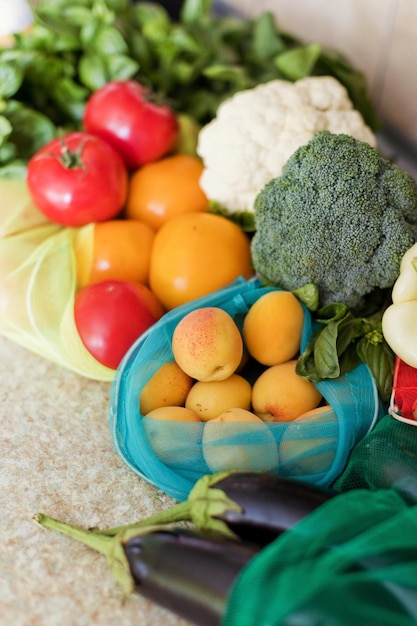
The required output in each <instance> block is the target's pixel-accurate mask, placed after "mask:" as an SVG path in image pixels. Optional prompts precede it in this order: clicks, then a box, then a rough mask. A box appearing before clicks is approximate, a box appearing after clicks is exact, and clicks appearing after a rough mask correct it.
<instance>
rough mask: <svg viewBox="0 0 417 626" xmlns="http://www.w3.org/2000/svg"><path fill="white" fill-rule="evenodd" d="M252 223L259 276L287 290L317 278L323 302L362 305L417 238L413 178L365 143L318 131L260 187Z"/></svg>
mask: <svg viewBox="0 0 417 626" xmlns="http://www.w3.org/2000/svg"><path fill="white" fill-rule="evenodd" d="M255 225H256V232H255V235H254V236H253V238H252V244H251V245H252V258H253V264H254V267H255V269H256V270H257V272H258V273H259V274H260V275H262V276H264V277H265V278H266V279H267V280H268V281H269V282H272V283H273V284H276V285H279V286H281V287H283V288H284V289H288V290H294V289H298V288H300V287H302V286H303V285H305V284H307V283H314V284H316V285H317V287H318V290H319V300H320V306H325V305H327V304H331V303H333V302H343V303H344V304H346V305H347V306H349V307H350V308H352V309H356V310H360V308H361V306H363V304H364V302H365V296H367V295H368V294H371V292H373V291H374V290H376V289H387V288H390V287H392V286H393V284H394V282H395V280H396V279H397V277H398V274H399V270H400V263H401V258H402V256H403V254H404V253H405V252H406V250H408V248H410V246H411V245H412V244H413V243H415V242H416V241H417V182H416V181H415V180H414V179H413V177H412V176H411V175H410V174H408V173H407V172H405V171H404V170H402V169H401V168H400V167H398V166H397V165H395V164H394V163H392V162H391V161H389V160H387V159H384V158H383V157H382V156H381V155H380V154H379V152H378V150H377V149H375V148H373V147H371V146H370V145H369V144H367V143H365V142H362V141H359V140H357V139H354V138H353V137H351V136H349V135H345V134H332V133H330V132H329V131H322V132H319V133H317V134H316V135H315V136H314V138H313V139H312V140H311V141H309V142H308V143H307V144H305V145H303V146H302V147H301V148H299V149H298V150H296V152H295V153H294V154H293V155H292V156H291V157H290V158H289V160H288V161H287V163H286V165H285V166H284V168H283V170H282V174H281V176H279V177H278V178H275V179H273V180H271V181H270V182H269V183H268V184H267V185H266V186H265V187H264V188H263V189H262V191H261V192H260V193H259V194H258V196H257V198H256V201H255Z"/></svg>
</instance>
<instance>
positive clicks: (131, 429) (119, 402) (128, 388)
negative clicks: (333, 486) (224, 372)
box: [109, 279, 381, 500]
mask: <svg viewBox="0 0 417 626" xmlns="http://www.w3.org/2000/svg"><path fill="white" fill-rule="evenodd" d="M273 289H274V288H273V287H265V286H262V285H261V284H260V281H259V280H257V279H254V280H250V281H245V280H238V281H236V282H235V283H233V284H232V285H231V286H230V287H227V288H225V289H222V290H221V291H219V292H216V293H214V294H211V295H209V296H206V297H204V298H200V299H199V300H195V301H194V302H192V303H190V304H187V305H184V306H182V307H179V308H177V309H174V310H173V311H170V312H169V313H168V314H166V315H165V316H164V317H163V318H162V319H161V320H160V321H159V322H157V324H156V325H155V326H153V327H152V328H151V329H150V331H148V332H147V333H146V334H145V336H143V337H141V338H140V339H139V340H138V341H137V342H136V343H135V345H134V346H133V347H132V349H131V350H130V351H129V352H128V354H127V355H126V356H125V358H124V359H123V361H122V363H121V364H120V366H119V368H118V370H117V372H116V376H115V379H114V381H113V384H112V389H111V399H110V415H109V420H110V427H111V433H112V438H113V442H114V445H115V448H116V450H117V451H118V453H119V454H120V455H121V457H122V458H123V459H124V461H125V462H126V463H127V464H128V465H129V466H130V467H131V469H133V471H135V472H136V473H138V474H139V475H140V476H142V477H143V478H145V479H146V480H148V481H150V482H151V483H153V484H154V485H156V486H157V487H158V488H160V489H161V490H163V491H165V492H167V493H168V494H170V495H171V496H173V497H174V498H177V499H178V500H184V499H186V498H187V496H188V494H189V492H190V490H191V489H192V487H193V485H194V483H195V482H196V481H197V480H198V479H199V478H201V477H202V476H203V475H206V474H208V473H210V469H209V467H208V466H207V464H206V462H205V453H206V452H207V448H205V446H207V445H208V446H210V447H211V448H212V450H213V451H214V450H215V453H216V454H217V455H223V456H225V457H226V456H227V457H229V458H230V457H232V458H236V464H235V465H234V466H233V467H227V468H224V469H247V470H256V471H264V470H265V464H267V471H270V472H271V473H277V474H280V475H283V476H290V477H296V478H299V479H302V480H306V481H308V482H310V483H312V484H315V485H318V486H328V485H329V484H330V483H331V482H333V481H334V480H335V479H336V478H337V477H338V476H339V475H340V473H341V472H342V470H343V468H344V467H345V464H346V461H347V458H348V455H349V453H350V451H351V449H352V448H353V446H354V445H355V444H356V443H357V442H358V441H359V440H360V439H361V438H362V437H363V436H364V435H365V434H366V433H367V432H368V431H369V430H370V429H371V428H372V427H373V426H374V424H375V423H376V421H377V420H378V419H379V418H380V417H381V403H380V401H379V396H378V393H377V389H376V385H375V381H374V380H373V378H372V376H371V374H370V372H369V370H368V368H367V367H366V366H365V365H364V364H361V365H359V366H358V367H357V368H356V369H355V370H354V371H352V372H350V373H348V374H345V375H343V376H341V377H340V378H338V379H335V380H326V381H323V382H320V383H318V384H317V387H318V388H319V390H320V392H321V394H322V396H323V398H324V399H325V400H326V401H327V402H328V403H329V405H330V406H331V409H332V410H331V411H329V413H328V416H327V418H326V420H325V421H322V422H308V421H306V422H304V423H301V422H300V423H299V424H297V425H296V424H291V423H283V422H276V423H268V424H266V423H262V424H260V425H258V424H254V423H252V424H250V423H240V424H237V423H233V424H231V423H229V424H217V425H216V428H218V430H217V431H216V432H215V435H214V437H213V436H212V437H211V439H210V442H209V443H207V442H203V433H204V428H205V424H204V422H203V423H189V422H187V423H185V422H178V421H176V422H172V421H168V420H154V419H152V418H146V417H144V416H143V415H141V413H140V410H139V398H140V394H141V390H142V388H143V387H144V386H145V385H146V383H147V382H148V381H149V380H150V378H151V377H152V376H153V374H154V373H155V372H156V371H157V370H158V368H159V367H160V366H161V365H162V364H163V363H165V362H167V361H171V360H173V354H172V348H171V338H172V334H173V330H174V328H175V326H176V325H177V323H178V321H179V320H180V319H181V318H182V317H183V316H184V315H186V314H187V313H188V312H189V311H191V310H193V309H196V308H198V307H202V306H218V307H221V308H223V309H224V310H225V311H227V312H228V313H229V314H230V315H231V316H232V317H233V318H234V320H235V322H236V324H237V325H238V327H241V324H242V322H243V318H244V316H245V314H246V313H247V311H248V310H249V308H250V306H251V305H252V304H253V303H254V302H255V301H256V300H257V299H258V298H259V297H261V296H262V295H263V294H265V293H267V292H268V291H271V290H273ZM312 332H313V322H312V318H311V316H310V314H309V312H308V310H307V309H305V315H304V328H303V336H302V342H301V349H304V347H305V346H306V344H307V342H308V340H309V338H310V337H311V334H312ZM151 442H152V443H153V445H152V444H151ZM155 442H156V443H157V447H156V446H155ZM284 444H285V450H284ZM289 450H291V453H289V452H288V451H289ZM242 458H245V461H244V463H245V464H244V466H243V465H239V463H241V462H242V461H241V459H242Z"/></svg>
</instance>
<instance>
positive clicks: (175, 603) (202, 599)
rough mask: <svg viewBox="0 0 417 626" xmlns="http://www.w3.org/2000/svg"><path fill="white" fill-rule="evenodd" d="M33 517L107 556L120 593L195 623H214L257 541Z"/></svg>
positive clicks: (214, 625)
mask: <svg viewBox="0 0 417 626" xmlns="http://www.w3.org/2000/svg"><path fill="white" fill-rule="evenodd" d="M34 520H35V521H36V522H37V523H38V524H40V525H41V526H43V527H45V528H50V529H52V530H56V531H58V532H60V533H62V534H64V535H67V536H68V537H72V538H73V539H76V540H78V541H80V542H82V543H84V544H85V545H87V546H89V547H90V548H93V549H94V550H96V551H97V552H99V553H100V554H103V555H104V556H106V557H107V561H108V564H109V567H110V569H111V572H112V574H113V576H114V577H115V579H116V580H117V581H118V582H119V583H120V585H121V586H122V587H123V589H124V592H125V594H126V595H128V594H131V593H133V592H136V593H139V594H140V595H142V596H144V597H146V598H148V599H149V600H152V601H153V602H155V603H157V604H159V605H160V606H163V607H164V608H166V609H168V610H170V611H172V612H174V613H176V614H177V615H179V616H180V617H183V618H184V619H186V620H188V621H191V622H194V623H195V624H197V625H198V626H220V624H221V620H222V616H223V613H224V611H225V608H226V605H227V600H228V594H229V591H230V589H231V587H232V585H233V583H234V582H235V580H236V578H237V577H238V575H239V573H240V572H241V570H242V569H243V568H244V567H245V565H246V564H247V563H249V561H250V560H251V559H252V558H253V557H254V556H255V555H256V554H258V553H259V550H260V548H259V546H256V545H254V544H250V543H243V542H241V541H239V540H234V539H229V538H226V537H224V536H222V535H218V534H214V533H208V532H201V531H197V530H194V529H186V528H182V527H168V528H165V527H163V526H161V527H157V526H150V527H147V528H142V529H140V530H132V529H128V530H124V531H121V532H120V533H118V534H117V535H113V536H110V535H106V534H103V533H99V532H97V531H92V530H88V529H84V528H80V527H78V526H73V525H70V524H66V523H65V522H61V521H59V520H56V519H54V518H52V517H49V516H47V515H44V514H43V513H38V514H37V515H36V516H35V517H34Z"/></svg>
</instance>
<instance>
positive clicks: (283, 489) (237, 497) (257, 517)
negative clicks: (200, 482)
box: [213, 472, 336, 546]
mask: <svg viewBox="0 0 417 626" xmlns="http://www.w3.org/2000/svg"><path fill="white" fill-rule="evenodd" d="M213 487H215V488H216V489H221V490H222V491H223V492H224V493H225V494H226V496H227V497H228V498H230V499H231V500H233V501H234V502H235V503H236V504H238V505H239V508H227V509H225V510H224V512H223V513H221V514H220V515H218V516H216V517H217V519H221V520H222V521H224V522H225V523H226V524H227V526H228V528H230V530H232V531H233V532H234V533H235V534H236V535H237V536H238V537H240V539H242V540H243V541H252V542H256V543H257V544H259V545H262V546H264V545H267V544H268V543H270V542H271V541H274V539H276V538H277V537H278V536H279V535H280V534H281V533H283V532H284V531H286V530H288V529H289V528H291V526H293V525H294V524H296V523H297V522H299V521H300V520H301V519H303V518H304V517H305V516H306V515H309V513H311V512H312V511H314V510H315V509H316V508H317V507H319V506H321V505H322V504H324V503H325V502H327V500H329V499H330V498H332V497H333V496H334V495H336V494H335V493H334V492H332V491H331V490H330V489H323V488H319V487H313V486H312V485H309V484H307V483H304V482H301V481H298V480H292V479H289V478H288V479H287V478H283V477H280V476H272V475H268V474H259V473H255V472H232V473H230V474H228V475H227V476H226V477H224V478H221V479H220V480H219V481H218V482H216V483H214V484H213Z"/></svg>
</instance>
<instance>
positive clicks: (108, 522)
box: [0, 337, 188, 626]
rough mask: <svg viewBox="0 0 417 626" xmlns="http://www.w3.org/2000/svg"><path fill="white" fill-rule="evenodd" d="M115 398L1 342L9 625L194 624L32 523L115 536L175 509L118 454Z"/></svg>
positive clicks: (3, 565)
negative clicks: (126, 590)
mask: <svg viewBox="0 0 417 626" xmlns="http://www.w3.org/2000/svg"><path fill="white" fill-rule="evenodd" d="M109 391H110V385H109V384H104V383H97V382H94V381H91V380H87V379H84V378H81V377H79V376H77V375H76V374H73V373H71V372H68V371H66V370H64V369H62V368H60V367H58V366H56V365H54V364H53V363H50V362H49V361H46V360H44V359H42V358H40V357H38V356H36V355H34V354H32V353H31V352H28V351H26V350H25V349H23V348H20V347H19V346H16V345H15V344H13V343H12V342H10V341H9V340H7V339H4V338H1V337H0V423H1V430H0V533H1V534H0V537H1V543H0V625H1V626H10V625H12V624H13V626H93V625H94V626H151V625H152V626H187V624H188V622H185V621H184V620H182V619H180V618H178V617H177V616H176V615H174V614H172V613H170V612H168V611H166V610H165V609H162V608H160V607H158V606H157V605H155V604H153V603H151V602H149V601H147V600H146V599H144V598H142V597H140V596H139V595H133V596H130V597H128V598H127V599H123V597H122V592H121V588H120V587H119V585H118V583H117V582H116V581H115V580H114V579H113V577H112V575H111V573H110V571H109V569H108V566H107V562H106V559H105V557H103V556H102V555H99V554H96V553H95V552H93V551H92V550H90V549H89V548H87V547H85V546H83V545H81V544H79V543H78V542H76V541H75V540H73V539H70V538H67V537H64V536H62V535H60V534H59V533H56V532H54V531H51V530H46V529H44V528H41V527H40V526H38V525H37V524H35V522H34V521H33V520H32V517H33V515H34V514H35V513H37V512H42V513H45V514H47V515H50V516H52V517H55V518H58V519H61V520H63V521H66V522H69V523H71V524H77V525H79V526H83V527H91V526H99V527H102V528H105V527H111V526H115V525H120V524H126V523H129V522H133V521H135V520H138V519H142V518H143V517H146V516H148V515H150V514H152V513H155V512H157V511H159V510H161V509H165V508H168V507H169V506H170V505H171V504H173V500H171V498H169V497H168V496H167V495H165V494H163V493H160V492H159V491H158V490H157V489H155V488H154V487H152V486H151V485H148V484H147V483H146V482H144V481H142V480H141V479H139V478H138V477H137V476H136V475H135V474H134V473H133V472H131V471H130V470H129V469H128V468H127V467H126V466H125V465H124V464H123V462H122V460H121V459H120V458H119V457H118V455H117V454H116V453H115V451H114V450H113V447H112V442H111V439H110V431H109V427H108V422H107V408H108V400H109Z"/></svg>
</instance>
